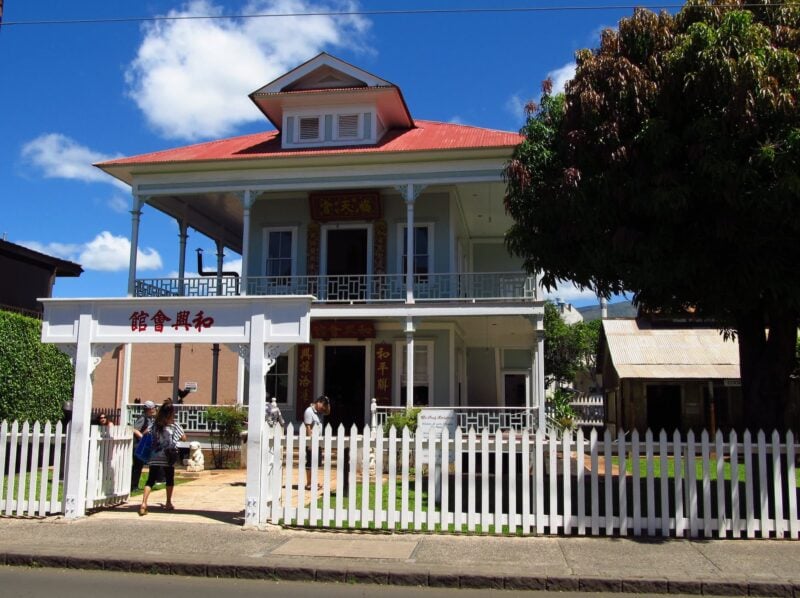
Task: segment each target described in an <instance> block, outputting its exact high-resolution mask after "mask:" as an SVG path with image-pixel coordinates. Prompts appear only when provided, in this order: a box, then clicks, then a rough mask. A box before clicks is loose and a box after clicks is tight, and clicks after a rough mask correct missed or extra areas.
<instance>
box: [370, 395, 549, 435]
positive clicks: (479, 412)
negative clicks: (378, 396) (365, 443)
mask: <svg viewBox="0 0 800 598" xmlns="http://www.w3.org/2000/svg"><path fill="white" fill-rule="evenodd" d="M372 401H373V402H372V420H371V422H370V425H371V427H372V428H373V429H375V427H377V426H381V427H382V426H383V425H384V424H385V423H386V420H387V419H388V418H390V417H391V416H392V415H395V414H402V413H404V412H405V411H406V408H405V407H384V406H379V405H376V404H375V399H373V400H372ZM420 409H422V410H424V411H426V412H428V413H437V414H442V415H443V414H452V417H453V419H454V421H455V422H456V425H457V426H458V427H459V428H461V429H463V430H465V431H466V430H469V429H470V428H474V429H476V430H483V429H486V430H489V432H496V431H498V430H500V431H504V430H535V429H536V425H537V419H536V418H537V414H538V411H539V410H538V409H537V408H536V407H429V406H423V407H420Z"/></svg>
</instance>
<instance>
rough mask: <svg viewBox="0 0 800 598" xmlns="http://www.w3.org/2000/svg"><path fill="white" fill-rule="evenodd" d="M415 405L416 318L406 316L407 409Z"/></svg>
mask: <svg viewBox="0 0 800 598" xmlns="http://www.w3.org/2000/svg"><path fill="white" fill-rule="evenodd" d="M413 407H414V320H413V318H411V317H410V316H409V317H408V318H406V409H412V408H413Z"/></svg>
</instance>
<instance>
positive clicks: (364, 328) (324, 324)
mask: <svg viewBox="0 0 800 598" xmlns="http://www.w3.org/2000/svg"><path fill="white" fill-rule="evenodd" d="M311 338H320V339H324V340H328V339H331V338H358V339H364V338H375V324H374V323H373V322H372V320H312V321H311Z"/></svg>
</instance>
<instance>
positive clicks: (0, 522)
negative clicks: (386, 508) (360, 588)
mask: <svg viewBox="0 0 800 598" xmlns="http://www.w3.org/2000/svg"><path fill="white" fill-rule="evenodd" d="M163 501H164V498H163V491H161V492H160V493H159V492H155V493H153V497H152V501H151V513H150V514H149V515H148V516H146V517H138V515H137V514H136V510H137V508H138V504H137V503H138V502H139V501H138V500H136V499H135V500H134V501H133V502H132V503H131V504H129V505H123V506H121V507H117V508H114V509H107V510H102V511H99V512H97V513H94V514H92V515H90V516H88V517H85V518H83V519H81V520H79V521H75V522H71V523H67V522H65V521H64V520H62V519H60V518H55V517H53V518H48V519H44V520H36V519H0V564H13V565H25V564H28V565H30V564H34V563H35V564H38V565H44V566H59V567H74V568H92V569H97V568H103V569H109V570H117V571H119V570H123V571H134V572H151V573H172V574H184V575H195V576H212V577H220V576H225V577H250V578H278V579H287V580H288V579H292V580H298V579H300V580H317V581H339V582H364V583H384V584H385V583H390V584H404V585H430V586H454V587H473V588H474V587H484V588H486V587H488V588H507V589H540V590H543V589H549V590H587V591H628V592H638V593H701V592H702V593H704V594H717V595H747V594H750V595H774V596H798V597H799V598H800V542H793V541H778V540H775V541H769V540H750V541H744V540H712V541H695V542H690V541H687V540H635V539H629V538H551V537H527V538H516V537H514V538H505V537H495V536H459V535H446V534H439V535H434V534H412V533H394V534H390V533H360V532H356V531H352V532H350V531H348V532H342V531H305V530H292V529H281V528H277V527H269V528H268V529H267V530H265V531H257V530H243V529H242V527H241V524H242V518H243V511H242V507H243V504H244V472H242V471H233V472H223V473H209V474H207V475H205V476H203V477H202V478H200V479H198V480H194V481H192V482H189V483H187V484H183V485H179V486H177V487H176V488H175V504H176V507H177V509H178V510H177V511H175V512H174V513H166V512H164V511H161V510H160V508H159V503H162V502H163Z"/></svg>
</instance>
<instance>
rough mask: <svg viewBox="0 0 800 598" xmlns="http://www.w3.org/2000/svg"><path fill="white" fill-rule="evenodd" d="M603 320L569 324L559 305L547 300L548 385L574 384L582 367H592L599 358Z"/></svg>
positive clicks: (545, 355)
mask: <svg viewBox="0 0 800 598" xmlns="http://www.w3.org/2000/svg"><path fill="white" fill-rule="evenodd" d="M599 337H600V320H595V321H592V322H576V323H575V324H567V323H566V322H564V320H563V319H561V315H560V312H559V310H558V307H556V306H555V305H554V304H553V303H552V302H550V301H548V302H547V303H545V304H544V375H545V379H546V381H547V385H548V386H550V385H551V384H552V383H557V384H571V383H573V382H574V381H575V377H576V375H577V374H578V373H579V372H580V371H584V370H592V369H593V368H594V366H595V362H596V358H597V343H598V339H599Z"/></svg>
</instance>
